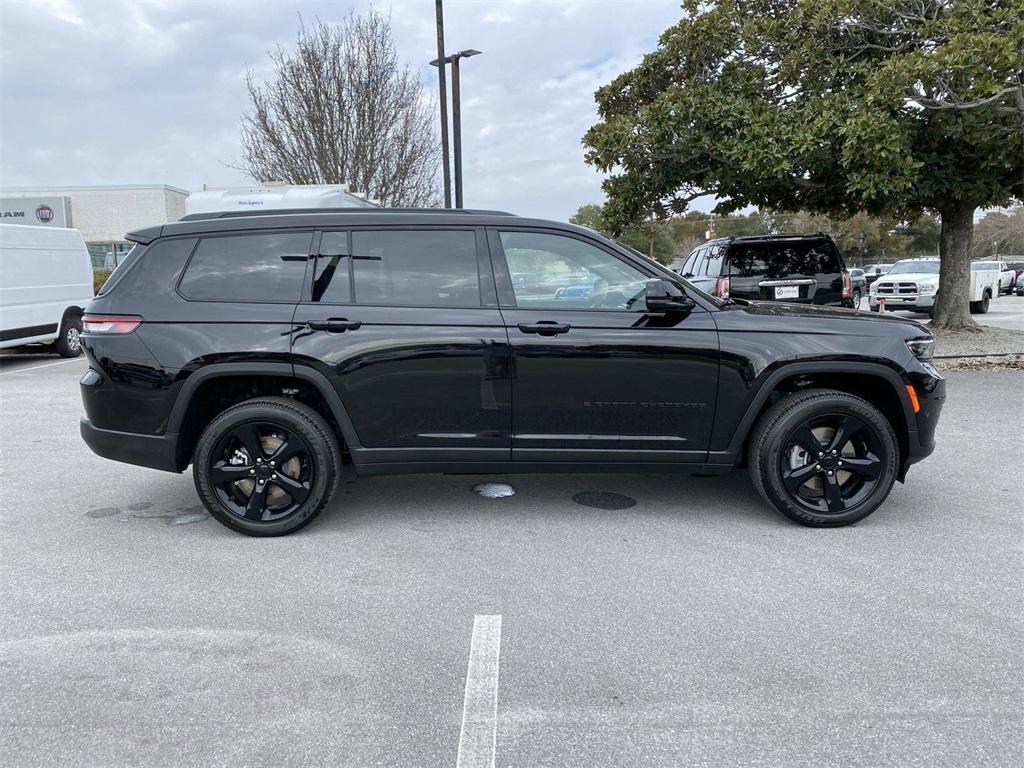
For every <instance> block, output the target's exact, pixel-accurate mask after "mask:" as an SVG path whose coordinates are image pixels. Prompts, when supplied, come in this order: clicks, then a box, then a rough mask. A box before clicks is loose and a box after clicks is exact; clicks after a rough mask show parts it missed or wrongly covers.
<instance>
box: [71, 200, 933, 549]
mask: <svg viewBox="0 0 1024 768" xmlns="http://www.w3.org/2000/svg"><path fill="white" fill-rule="evenodd" d="M128 238H129V239H130V240H132V241H134V242H135V243H137V245H136V247H135V248H134V249H133V251H132V252H131V254H130V256H129V258H128V259H126V261H125V262H124V264H122V265H121V266H120V267H119V268H118V269H117V270H116V271H115V272H114V274H113V275H111V277H110V279H109V280H108V282H107V284H106V285H105V286H104V288H103V290H102V291H101V292H100V294H99V295H98V296H97V297H96V299H95V300H94V301H93V302H92V304H90V305H89V307H88V309H87V313H86V315H85V317H84V323H83V325H84V333H83V335H82V339H83V345H84V347H85V350H86V354H87V355H88V358H89V363H90V368H89V369H88V371H87V372H86V373H85V375H84V376H83V377H82V381H81V390H82V397H83V400H84V404H85V412H86V417H85V418H83V419H82V422H81V431H82V436H83V437H84V439H85V441H86V442H87V443H88V444H89V446H90V447H91V448H92V449H93V450H94V451H95V452H96V453H98V454H99V455H101V456H105V457H107V458H111V459H116V460H119V461H125V462H129V463H132V464H140V465H143V466H147V467H153V468H156V469H162V470H168V471H171V472H182V471H184V470H185V468H186V467H188V466H189V465H190V464H191V465H192V468H193V469H192V471H193V475H194V479H195V485H196V489H197V491H198V493H199V496H200V497H201V499H202V501H203V504H205V505H206V508H207V509H208V510H209V511H210V513H211V514H212V515H213V516H214V517H215V518H216V519H217V520H219V521H220V522H222V523H224V524H225V525H227V526H228V527H230V528H233V529H235V530H237V531H241V532H243V533H247V534H251V535H256V536H269V535H278V534H284V533H290V532H292V531H295V530H297V529H298V528H300V527H301V526H303V525H305V524H306V523H308V522H309V521H310V520H312V519H313V518H314V517H315V516H316V515H317V514H318V513H319V512H320V511H321V510H322V509H323V508H324V506H325V505H326V504H327V503H328V501H329V500H330V499H331V496H332V494H333V493H334V492H335V487H336V485H337V483H338V477H339V472H340V468H341V465H342V464H344V463H350V464H351V466H352V468H353V470H354V472H355V474H356V475H363V476H365V475H384V474H393V473H401V472H435V473H437V472H443V473H473V474H477V473H498V472H500V473H510V472H568V471H572V472H579V471H593V472H608V471H629V472H655V471H664V472H684V473H701V474H707V473H719V474H724V473H727V472H729V471H730V470H732V469H733V468H735V467H741V466H742V467H747V468H749V470H750V472H751V474H752V476H753V479H754V484H755V486H756V488H757V490H758V491H759V492H760V494H761V496H762V497H763V498H764V499H765V500H766V501H767V502H768V503H770V504H772V505H773V506H774V507H775V508H776V509H778V510H779V511H781V512H782V513H783V514H785V515H787V516H788V517H790V518H792V519H793V520H796V521H798V522H800V523H803V524H806V525H812V526H838V525H846V524H848V523H852V522H854V521H856V520H860V519H861V518H863V517H865V516H866V515H868V514H870V513H871V512H872V511H874V510H875V509H876V508H877V507H878V506H879V505H880V504H881V503H882V502H883V501H884V500H885V498H886V496H887V495H888V493H889V491H890V489H891V487H892V485H893V482H894V481H895V480H900V481H903V479H904V478H905V476H906V474H907V469H908V467H909V466H910V465H911V464H913V463H914V462H917V461H920V460H921V459H923V458H924V457H925V456H927V455H928V454H929V453H931V451H932V449H933V446H934V438H933V435H934V431H935V423H936V421H937V419H938V417H939V412H940V410H941V408H942V403H943V399H944V393H945V381H944V380H943V378H942V377H941V376H940V375H939V374H938V373H937V372H936V371H935V369H934V368H933V367H932V366H931V364H930V363H929V362H928V360H929V357H930V354H931V347H932V337H931V334H930V333H929V332H928V331H927V330H925V329H924V328H923V327H922V326H920V325H918V324H917V323H914V322H911V321H907V320H902V319H899V318H894V317H891V316H872V315H870V314H868V313H860V312H856V311H853V310H844V309H839V308H821V307H812V306H803V305H794V304H776V303H757V302H747V301H742V300H733V299H719V298H716V297H714V296H712V295H709V294H707V293H705V292H703V291H701V290H699V289H697V288H695V287H694V286H693V285H691V284H690V283H688V282H687V281H686V280H684V279H682V278H681V277H679V276H678V275H676V274H674V273H673V272H671V271H668V270H666V269H664V268H663V267H661V266H659V265H657V264H655V263H654V262H652V261H649V260H648V259H646V258H644V257H643V256H640V255H638V254H636V253H633V252H631V251H630V250H629V249H626V248H624V247H621V246H619V245H617V244H616V243H614V242H611V241H609V240H606V239H604V238H602V237H600V236H599V235H597V234H595V233H593V232H591V231H589V230H586V229H582V228H579V227H574V226H571V225H568V224H559V223H554V222H550V221H540V220H534V219H525V218H519V217H516V216H511V215H508V214H500V213H496V212H479V211H476V212H473V211H416V210H383V209H382V210H365V209H363V210H358V211H356V210H352V211H338V210H336V211H317V212H304V211H299V212H296V211H292V212H269V211H268V212H261V213H260V214H259V215H247V214H241V213H235V214H201V215H192V216H186V217H185V218H184V219H183V220H181V221H180V222H175V223H171V224H165V225H163V226H158V227H152V228H149V229H143V230H139V231H137V232H133V233H131V234H129V235H128ZM512 275H515V276H517V277H516V279H513V278H512ZM578 285H585V286H587V289H586V290H577V291H562V292H561V293H560V294H559V288H560V287H564V286H578ZM680 504H681V505H683V504H685V500H681V501H680Z"/></svg>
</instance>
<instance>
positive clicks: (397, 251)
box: [352, 229, 480, 307]
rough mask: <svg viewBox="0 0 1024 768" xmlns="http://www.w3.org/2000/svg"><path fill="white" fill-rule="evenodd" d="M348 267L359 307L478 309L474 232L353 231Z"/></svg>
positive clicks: (478, 292)
mask: <svg viewBox="0 0 1024 768" xmlns="http://www.w3.org/2000/svg"><path fill="white" fill-rule="evenodd" d="M352 266H353V275H354V287H355V300H356V303H357V304H378V305H384V306H406V307H409V306H412V307H479V306H480V281H479V277H478V268H477V256H476V234H475V233H474V232H472V231H468V230H436V229H422V230H390V231H383V230H382V231H356V232H353V233H352Z"/></svg>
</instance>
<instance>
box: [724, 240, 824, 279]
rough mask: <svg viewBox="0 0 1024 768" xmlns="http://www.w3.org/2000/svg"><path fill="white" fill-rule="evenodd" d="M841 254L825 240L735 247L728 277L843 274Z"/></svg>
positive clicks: (732, 250)
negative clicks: (840, 261)
mask: <svg viewBox="0 0 1024 768" xmlns="http://www.w3.org/2000/svg"><path fill="white" fill-rule="evenodd" d="M841 271H842V269H841V267H840V264H839V254H838V253H836V251H835V249H834V248H833V247H832V245H831V244H830V243H829V242H828V241H825V240H810V241H799V240H798V241H781V242H754V243H742V242H741V243H733V244H732V246H731V247H730V248H729V274H730V275H733V276H744V275H751V276H762V275H764V276H768V277H785V276H786V275H816V274H820V273H823V272H825V273H831V272H841Z"/></svg>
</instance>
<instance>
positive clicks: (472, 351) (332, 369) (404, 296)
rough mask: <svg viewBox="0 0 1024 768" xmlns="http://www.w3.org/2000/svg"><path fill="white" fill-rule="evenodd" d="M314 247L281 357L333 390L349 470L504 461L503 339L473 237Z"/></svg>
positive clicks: (342, 238) (372, 235)
mask: <svg viewBox="0 0 1024 768" xmlns="http://www.w3.org/2000/svg"><path fill="white" fill-rule="evenodd" d="M315 247H316V251H317V253H318V256H317V258H316V262H315V268H314V269H312V270H311V271H312V272H313V274H312V279H311V287H310V288H309V289H308V290H307V295H306V298H305V300H304V301H302V302H301V303H300V304H299V306H298V308H297V310H296V314H295V327H296V331H295V333H294V335H293V342H292V354H293V359H294V362H295V365H296V367H298V366H309V367H312V368H314V369H316V370H319V371H320V372H322V373H324V374H325V375H326V376H327V378H328V379H329V380H330V381H331V383H332V384H333V385H334V388H335V390H336V391H337V393H338V395H339V396H340V398H341V401H342V403H343V405H344V406H345V409H346V411H347V413H348V415H349V418H350V419H351V421H352V425H353V427H354V429H355V432H356V434H357V436H358V440H359V446H358V448H357V449H355V450H353V454H354V458H355V460H356V462H357V464H373V463H375V464H386V463H394V462H432V461H436V462H445V461H466V462H480V461H508V459H509V450H510V437H509V429H510V420H511V412H510V407H509V397H510V382H509V348H508V337H507V334H506V332H505V328H504V325H503V323H502V318H501V314H500V312H499V310H498V308H497V301H496V298H495V289H494V280H493V277H492V275H491V268H490V261H489V259H488V258H487V254H486V244H485V241H484V233H483V231H482V230H474V229H472V228H467V229H456V228H430V227H421V228H416V229H387V230H383V229H355V228H353V229H351V230H347V231H324V232H322V233H321V236H320V238H319V241H318V244H317V245H316V246H315ZM356 454H358V455H356Z"/></svg>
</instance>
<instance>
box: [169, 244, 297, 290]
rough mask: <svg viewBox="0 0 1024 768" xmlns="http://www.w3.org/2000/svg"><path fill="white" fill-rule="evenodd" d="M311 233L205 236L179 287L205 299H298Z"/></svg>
mask: <svg viewBox="0 0 1024 768" xmlns="http://www.w3.org/2000/svg"><path fill="white" fill-rule="evenodd" d="M312 237H313V234H312V232H261V233H259V234H254V235H228V236H224V237H207V238H203V239H202V240H200V241H199V245H198V247H197V248H196V251H195V253H194V254H193V255H192V259H191V261H189V263H188V266H187V267H186V268H185V275H184V276H183V277H182V279H181V283H180V284H179V285H178V291H179V292H180V293H181V295H182V296H184V297H185V298H187V299H198V300H201V301H271V302H286V303H294V302H297V301H298V300H299V296H300V294H301V292H302V281H303V277H304V276H305V273H306V261H307V259H308V258H309V246H310V242H311V240H312Z"/></svg>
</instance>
